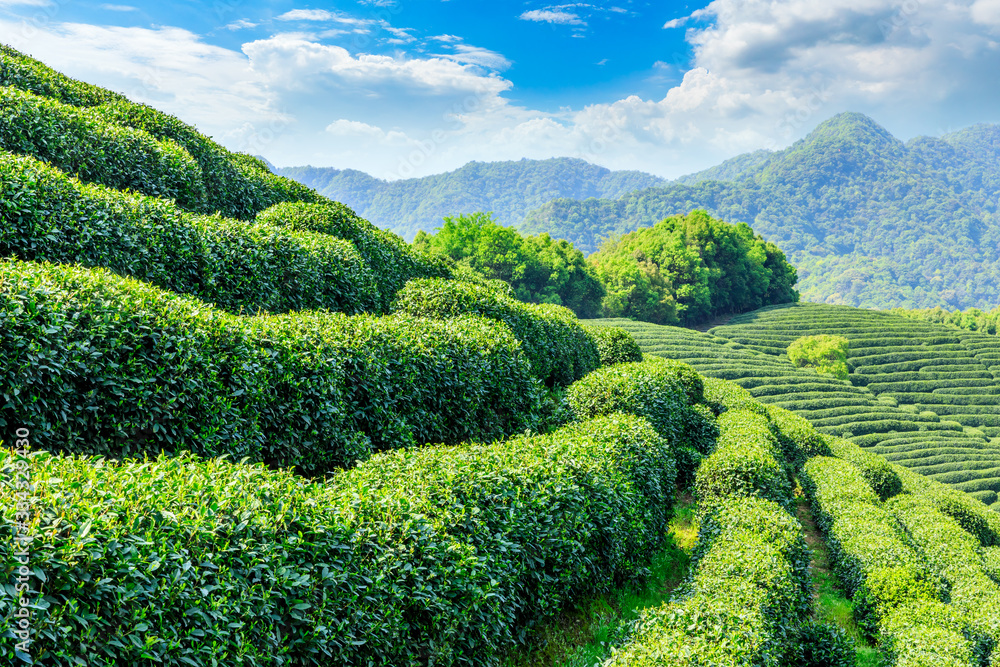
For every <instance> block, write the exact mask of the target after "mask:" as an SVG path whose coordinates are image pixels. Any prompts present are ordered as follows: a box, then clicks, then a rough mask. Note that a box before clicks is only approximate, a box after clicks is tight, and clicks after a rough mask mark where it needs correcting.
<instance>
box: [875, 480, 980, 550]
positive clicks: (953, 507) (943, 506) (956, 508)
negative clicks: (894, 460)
mask: <svg viewBox="0 0 1000 667" xmlns="http://www.w3.org/2000/svg"><path fill="white" fill-rule="evenodd" d="M893 469H894V470H895V471H896V474H897V475H898V476H899V479H900V481H901V482H902V484H903V490H904V491H905V492H906V493H910V494H913V495H916V496H919V497H920V498H921V499H924V500H927V501H929V502H931V503H933V504H934V507H935V508H937V510H938V511H940V512H943V513H944V514H946V515H947V516H949V517H951V518H952V519H954V520H955V521H957V522H958V524H959V525H960V526H961V527H962V528H964V529H965V530H966V531H967V532H968V533H969V534H971V535H972V536H974V537H975V538H976V539H977V540H979V543H980V544H981V545H982V546H984V547H991V546H1000V514H998V513H997V512H993V511H991V510H990V509H989V508H988V507H986V506H985V505H983V504H982V503H980V502H978V501H976V500H973V499H972V498H970V497H969V495H968V494H966V493H962V492H961V491H956V490H954V489H951V488H949V487H948V486H946V485H944V484H942V483H940V482H935V481H933V480H930V479H927V478H926V477H924V476H923V475H920V474H918V473H915V472H913V471H911V470H907V469H906V468H903V467H901V466H896V465H894V466H893Z"/></svg>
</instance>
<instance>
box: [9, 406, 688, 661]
mask: <svg viewBox="0 0 1000 667" xmlns="http://www.w3.org/2000/svg"><path fill="white" fill-rule="evenodd" d="M13 463H14V461H13V457H12V456H11V454H10V452H7V451H4V450H0V469H2V470H3V472H4V474H5V476H6V474H8V473H9V474H13ZM30 465H31V474H32V476H33V478H34V479H36V480H38V481H39V482H40V483H39V484H38V486H37V489H36V492H35V496H36V498H37V501H38V507H39V508H40V511H39V513H38V514H37V515H36V517H37V518H36V519H35V520H33V522H32V524H31V525H30V530H31V533H32V534H33V535H35V536H36V539H35V541H34V542H33V545H32V548H31V564H32V566H33V567H34V568H37V570H35V571H37V572H42V573H44V577H45V580H44V583H43V582H42V581H41V580H40V579H39V578H38V575H36V574H30V575H29V577H30V579H29V581H30V584H31V589H32V593H30V594H27V595H28V597H29V598H30V599H31V600H32V602H33V603H37V605H36V607H35V608H34V610H33V615H32V619H31V624H32V630H33V635H32V637H33V639H34V640H35V641H34V642H33V644H32V646H31V649H32V655H33V656H34V657H35V660H36V662H38V663H39V664H45V665H49V666H51V667H69V666H71V665H77V664H79V662H80V661H81V660H85V661H87V662H88V663H90V662H95V663H100V664H117V665H135V666H142V665H154V664H155V665H164V666H168V667H174V666H176V667H182V666H187V667H191V666H192V665H194V666H195V667H197V666H200V665H216V664H237V663H241V664H258V665H264V664H285V665H320V664H337V665H349V666H359V667H360V666H373V665H380V666H386V667H388V666H389V665H392V666H393V667H408V666H417V665H428V664H434V665H440V666H442V667H443V666H451V665H466V666H469V667H472V666H476V667H495V666H497V665H499V664H500V663H501V656H502V654H503V652H504V651H505V650H507V649H509V648H510V646H511V645H512V644H513V642H514V641H515V640H521V639H523V635H524V633H525V632H526V631H527V630H528V629H530V628H531V627H533V626H534V625H535V624H537V623H538V622H539V621H541V620H544V619H546V618H549V617H551V616H552V615H553V614H554V613H556V612H557V611H558V610H559V609H560V608H561V607H562V606H563V605H564V604H565V602H566V601H567V600H568V599H569V598H570V596H576V595H581V594H587V593H597V592H601V591H605V590H608V589H609V588H610V587H612V586H617V585H623V584H627V583H629V582H632V581H634V580H635V579H636V578H638V577H639V576H641V575H642V574H643V573H644V572H645V567H646V563H647V562H648V559H649V554H650V553H652V552H654V551H655V550H657V549H658V548H660V547H661V546H662V544H663V541H664V539H665V536H666V531H665V530H664V529H663V527H664V526H665V525H666V524H667V522H668V521H669V518H670V508H671V501H672V498H673V490H674V479H673V461H672V458H671V455H670V447H669V445H668V444H667V443H666V442H665V441H664V440H663V439H662V438H661V437H660V436H659V435H658V434H657V433H656V432H655V431H654V430H653V429H652V428H651V427H650V426H649V425H648V424H647V423H646V422H644V421H643V420H641V419H638V418H635V417H629V416H625V415H613V416H609V417H604V418H599V419H594V420H591V421H587V422H584V423H579V424H573V425H571V426H568V427H566V428H563V429H561V430H559V431H557V432H555V433H553V434H551V435H538V436H532V437H519V438H515V439H513V440H508V441H503V442H498V443H496V444H493V445H476V444H471V445H463V446H461V447H446V446H432V447H425V448H421V449H413V450H406V451H402V452H395V453H388V454H383V455H379V456H376V457H375V458H373V459H371V460H370V461H368V462H367V463H365V464H362V465H361V466H359V467H357V468H354V469H352V470H350V471H346V472H344V473H342V474H339V475H337V476H335V477H333V478H332V479H330V480H328V481H327V482H325V483H312V482H309V481H307V480H304V479H303V478H301V477H298V476H295V475H293V474H291V473H290V472H285V471H277V472H276V471H270V470H267V469H265V468H264V467H262V466H259V465H248V464H245V463H231V462H229V461H225V460H221V459H214V460H207V461H205V460H199V459H198V458H196V457H192V456H190V455H182V456H179V457H175V458H170V457H165V456H162V457H158V458H156V459H154V460H147V461H142V462H122V463H115V462H108V461H103V460H100V459H95V458H85V457H79V458H77V457H61V456H53V455H51V454H48V453H44V452H40V453H38V454H36V455H34V456H33V457H32V458H31V461H30ZM50 479H59V480H60V482H59V483H58V484H45V483H41V482H42V481H43V480H50ZM0 499H2V502H0V508H2V509H0V512H2V521H0V533H2V537H3V538H4V539H0V568H3V569H4V571H11V569H12V568H13V567H15V565H17V563H16V562H15V561H14V559H13V554H12V550H11V546H10V545H11V544H12V540H10V539H9V537H10V536H11V535H12V534H13V530H14V527H15V516H14V511H15V507H16V503H15V502H14V497H13V490H12V488H11V487H9V486H6V485H5V486H3V487H2V488H0ZM40 589H41V591H42V599H41V600H37V599H36V594H37V593H35V592H37V591H38V590H40ZM12 601H13V598H12V597H11V596H9V595H8V596H0V618H4V619H9V618H10V615H11V613H12V612H13V607H12V604H11V602H12ZM109 601H113V603H109ZM14 642H15V639H13V638H11V637H0V657H2V658H0V659H4V660H9V661H10V664H13V663H14V661H15V658H14V656H13V646H14Z"/></svg>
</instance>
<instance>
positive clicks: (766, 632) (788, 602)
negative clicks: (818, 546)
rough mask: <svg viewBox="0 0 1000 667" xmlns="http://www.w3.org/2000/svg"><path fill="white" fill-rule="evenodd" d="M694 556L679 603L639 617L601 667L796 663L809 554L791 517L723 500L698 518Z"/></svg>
mask: <svg viewBox="0 0 1000 667" xmlns="http://www.w3.org/2000/svg"><path fill="white" fill-rule="evenodd" d="M695 553H696V554H699V556H700V557H699V558H698V560H697V561H696V567H697V570H696V571H694V573H693V575H692V578H691V581H690V582H689V583H688V584H686V586H685V590H684V591H683V593H682V595H681V596H680V599H678V600H676V601H674V602H671V603H670V604H665V605H662V606H660V607H658V608H655V609H652V610H649V611H647V612H645V613H644V614H643V616H642V618H641V619H640V620H639V622H638V623H637V625H636V628H635V630H634V631H633V633H632V635H631V638H630V641H629V643H628V644H627V645H626V646H625V647H624V648H623V649H622V650H621V651H620V652H618V653H616V654H615V655H614V656H613V657H612V658H611V659H610V660H608V661H607V662H605V663H604V664H605V666H606V667H625V666H626V665H627V666H628V667H652V666H654V665H665V664H669V665H676V666H678V667H680V666H683V665H690V666H691V667H694V666H695V665H706V664H715V665H761V666H771V667H779V666H784V665H788V664H790V660H789V658H792V659H794V657H795V656H798V655H800V653H801V650H802V649H801V645H800V641H801V638H800V634H799V631H798V629H799V622H800V619H801V618H802V617H804V616H807V615H808V614H809V611H810V606H811V604H810V602H811V601H810V596H809V593H808V590H809V575H808V564H809V551H808V548H807V547H806V544H805V540H804V539H803V536H802V528H801V526H800V525H799V524H798V522H797V521H796V520H795V519H794V518H792V517H791V515H789V514H788V513H787V512H786V511H784V510H783V509H782V508H781V507H780V506H779V505H776V504H775V503H773V502H770V501H767V500H763V499H760V498H726V499H722V500H721V501H720V502H719V503H717V504H716V505H714V506H713V509H712V511H711V512H710V513H709V514H707V515H706V516H705V517H704V518H703V520H702V527H701V530H700V531H699V534H698V544H697V545H696V547H695Z"/></svg>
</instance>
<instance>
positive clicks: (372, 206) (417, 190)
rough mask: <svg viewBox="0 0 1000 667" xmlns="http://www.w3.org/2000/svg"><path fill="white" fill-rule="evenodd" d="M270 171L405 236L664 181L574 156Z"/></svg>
mask: <svg viewBox="0 0 1000 667" xmlns="http://www.w3.org/2000/svg"><path fill="white" fill-rule="evenodd" d="M274 171H275V173H277V174H279V175H281V176H286V177H288V178H291V179H294V180H296V181H299V182H300V183H303V184H305V185H308V186H309V187H311V188H313V189H314V190H316V191H318V192H319V193H320V194H321V195H324V196H326V197H329V198H330V199H335V200H337V201H339V202H343V203H344V204H346V205H347V206H350V207H351V208H353V209H354V210H355V212H356V213H358V215H360V216H361V217H363V218H367V219H368V220H370V221H372V222H373V223H375V224H376V225H378V226H379V227H384V228H386V229H391V230H392V231H394V232H396V233H397V234H399V235H401V236H402V237H403V238H405V239H406V240H408V241H412V240H413V237H414V236H415V235H416V233H417V231H419V230H421V229H422V230H424V231H426V232H430V231H432V230H434V229H435V228H437V227H440V226H441V221H442V218H444V216H446V215H458V214H460V213H474V212H476V211H492V212H493V214H494V215H495V217H496V219H497V220H499V221H500V222H501V223H503V224H505V225H514V226H517V225H519V224H520V223H521V221H522V220H524V216H525V214H526V213H528V211H530V210H532V209H534V208H537V207H539V206H542V205H543V204H546V203H548V202H550V201H552V200H553V199H558V198H566V197H568V198H573V199H586V198H588V197H602V198H606V199H617V198H618V197H621V196H622V195H624V194H626V193H628V192H633V191H635V190H639V189H642V188H648V187H652V186H654V185H664V184H667V183H669V182H670V181H668V180H667V179H665V178H660V177H659V176H653V175H652V174H646V173H643V172H641V171H611V170H610V169H605V168H604V167H598V166H597V165H594V164H590V163H589V162H586V161H585V160H580V159H576V158H553V159H551V160H527V159H524V160H518V161H512V162H470V163H469V164H467V165H465V166H464V167H462V168H460V169H456V170H455V171H449V172H447V173H444V174H435V175H433V176H425V177H423V178H409V179H406V180H399V181H384V180H382V179H379V178H375V177H374V176H369V175H368V174H366V173H364V172H362V171H357V170H354V169H344V170H340V169H331V168H324V167H287V168H284V169H279V168H276V169H274Z"/></svg>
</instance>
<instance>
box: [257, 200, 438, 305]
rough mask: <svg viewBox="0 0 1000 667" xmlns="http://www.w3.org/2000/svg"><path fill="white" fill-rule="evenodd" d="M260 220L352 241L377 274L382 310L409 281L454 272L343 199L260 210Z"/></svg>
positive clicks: (284, 204)
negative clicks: (363, 215)
mask: <svg viewBox="0 0 1000 667" xmlns="http://www.w3.org/2000/svg"><path fill="white" fill-rule="evenodd" d="M257 222H258V223H261V224H266V225H271V226H273V227H285V228H288V229H291V230H294V231H303V232H316V233H320V234H329V235H330V236H333V237H336V238H339V239H344V240H347V241H350V242H351V243H352V244H353V245H354V247H355V249H357V251H358V253H360V255H361V257H362V258H363V259H364V261H365V265H366V266H367V267H368V268H369V269H370V270H371V272H372V274H373V276H374V279H375V282H376V284H377V286H378V308H379V310H380V311H381V312H386V311H388V309H389V306H390V304H391V302H392V300H393V298H394V297H395V296H396V293H397V292H398V291H399V290H400V289H402V287H403V286H404V285H405V284H406V283H407V282H408V281H410V280H413V279H415V278H446V277H450V276H451V273H452V272H451V270H450V269H449V267H448V266H447V265H446V264H445V263H444V261H443V260H442V259H440V258H438V257H432V256H431V255H428V254H427V253H424V252H420V251H417V250H414V249H413V248H412V247H411V246H410V245H409V244H408V243H406V242H405V241H404V240H403V239H402V238H400V237H399V236H397V235H395V234H393V233H392V232H390V231H387V230H384V229H379V228H378V227H376V226H375V225H373V224H372V223H370V222H368V221H367V220H365V219H363V218H360V217H358V216H357V215H356V214H355V213H354V211H352V210H351V209H349V208H347V207H346V206H344V205H343V204H341V203H339V202H326V203H323V204H310V203H301V202H299V203H282V204H277V205H275V206H272V207H271V208H268V209H265V210H263V211H261V212H260V213H258V214H257Z"/></svg>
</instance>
